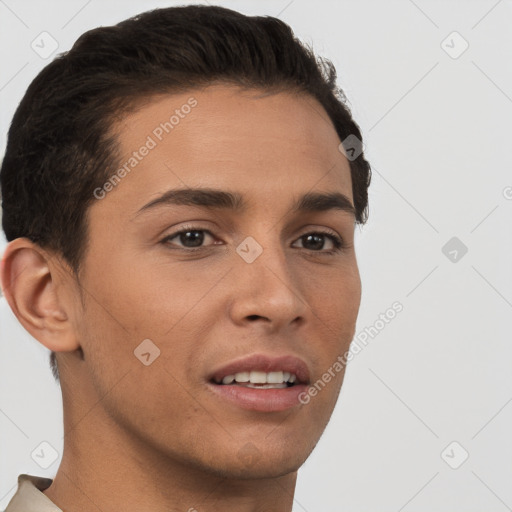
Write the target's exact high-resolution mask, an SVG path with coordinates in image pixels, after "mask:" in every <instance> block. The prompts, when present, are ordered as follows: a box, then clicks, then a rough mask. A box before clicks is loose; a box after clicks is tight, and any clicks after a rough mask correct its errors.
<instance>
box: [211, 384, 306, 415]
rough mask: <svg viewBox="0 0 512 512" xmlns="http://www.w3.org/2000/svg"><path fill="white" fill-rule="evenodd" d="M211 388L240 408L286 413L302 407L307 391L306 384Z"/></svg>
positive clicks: (221, 385) (216, 386)
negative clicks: (261, 387) (276, 387)
mask: <svg viewBox="0 0 512 512" xmlns="http://www.w3.org/2000/svg"><path fill="white" fill-rule="evenodd" d="M209 387H210V389H212V391H213V392H214V393H215V394H216V395H217V396H220V397H221V398H223V399H225V400H228V401H230V402H232V403H233V404H235V405H237V406H238V407H241V408H242V409H248V410H250V411H259V412H278V411H286V410H287V409H291V408H292V407H296V406H297V405H301V402H300V401H299V395H300V394H301V393H303V392H304V391H306V389H307V386H305V385H304V384H296V385H295V386H291V387H289V388H282V389H255V388H247V387H245V386H237V385H225V384H211V383H210V384H209Z"/></svg>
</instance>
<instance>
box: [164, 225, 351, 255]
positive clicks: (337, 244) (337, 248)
mask: <svg viewBox="0 0 512 512" xmlns="http://www.w3.org/2000/svg"><path fill="white" fill-rule="evenodd" d="M189 231H200V232H204V233H208V234H209V235H210V236H211V237H212V238H215V237H214V235H213V233H212V232H211V231H209V230H208V229H204V228H201V227H199V226H186V227H184V228H183V229H181V230H180V231H176V233H172V234H170V235H167V236H166V237H165V238H163V239H162V240H161V243H162V244H164V245H169V244H168V242H169V241H170V240H172V239H174V238H176V237H178V236H179V235H181V234H182V233H187V232H189ZM308 235H322V236H325V237H327V238H329V240H331V241H332V243H333V245H334V248H333V249H330V250H322V249H320V250H318V251H315V250H314V249H306V248H305V247H299V249H303V250H305V251H308V250H309V251H311V252H312V253H318V254H326V255H334V254H336V253H338V252H341V251H343V250H344V249H345V243H344V241H343V239H342V238H341V237H339V236H338V235H336V234H334V233H332V232H327V231H310V232H307V233H304V234H303V235H301V236H300V237H299V238H297V240H300V239H301V238H303V237H306V236H308ZM204 248H205V246H200V247H173V249H177V250H182V251H185V252H188V253H191V252H196V251H199V250H202V249H204Z"/></svg>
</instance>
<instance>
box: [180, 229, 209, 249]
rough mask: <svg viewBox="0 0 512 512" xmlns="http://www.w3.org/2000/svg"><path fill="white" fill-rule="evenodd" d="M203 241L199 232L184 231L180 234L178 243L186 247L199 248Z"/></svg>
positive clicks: (202, 235) (202, 234) (201, 233)
mask: <svg viewBox="0 0 512 512" xmlns="http://www.w3.org/2000/svg"><path fill="white" fill-rule="evenodd" d="M203 240H204V233H203V232H201V231H186V232H185V233H181V234H180V242H181V243H182V244H183V245H185V246H186V247H199V246H200V245H201V244H202V243H203Z"/></svg>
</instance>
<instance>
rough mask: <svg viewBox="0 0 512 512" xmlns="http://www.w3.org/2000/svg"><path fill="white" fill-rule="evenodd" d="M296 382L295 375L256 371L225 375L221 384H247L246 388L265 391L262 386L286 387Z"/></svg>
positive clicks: (281, 372)
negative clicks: (287, 384)
mask: <svg viewBox="0 0 512 512" xmlns="http://www.w3.org/2000/svg"><path fill="white" fill-rule="evenodd" d="M296 380H297V377H296V376H295V374H293V373H290V372H283V371H278V372H268V373H267V372H262V371H258V370H253V371H251V372H238V373H235V374H234V375H226V376H225V377H224V378H223V379H222V384H234V383H239V384H247V385H248V387H255V388H258V389H266V386H263V384H269V385H270V384H271V385H272V386H268V387H275V385H276V384H278V385H280V384H283V386H281V387H286V383H287V382H289V383H290V384H293V383H294V382H295V381H296ZM251 384H257V386H251ZM278 387H280V386H278Z"/></svg>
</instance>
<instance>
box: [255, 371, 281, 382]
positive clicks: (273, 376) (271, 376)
mask: <svg viewBox="0 0 512 512" xmlns="http://www.w3.org/2000/svg"><path fill="white" fill-rule="evenodd" d="M266 377H267V383H268V384H281V382H283V372H269V373H267V376H266ZM251 382H252V381H251Z"/></svg>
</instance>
